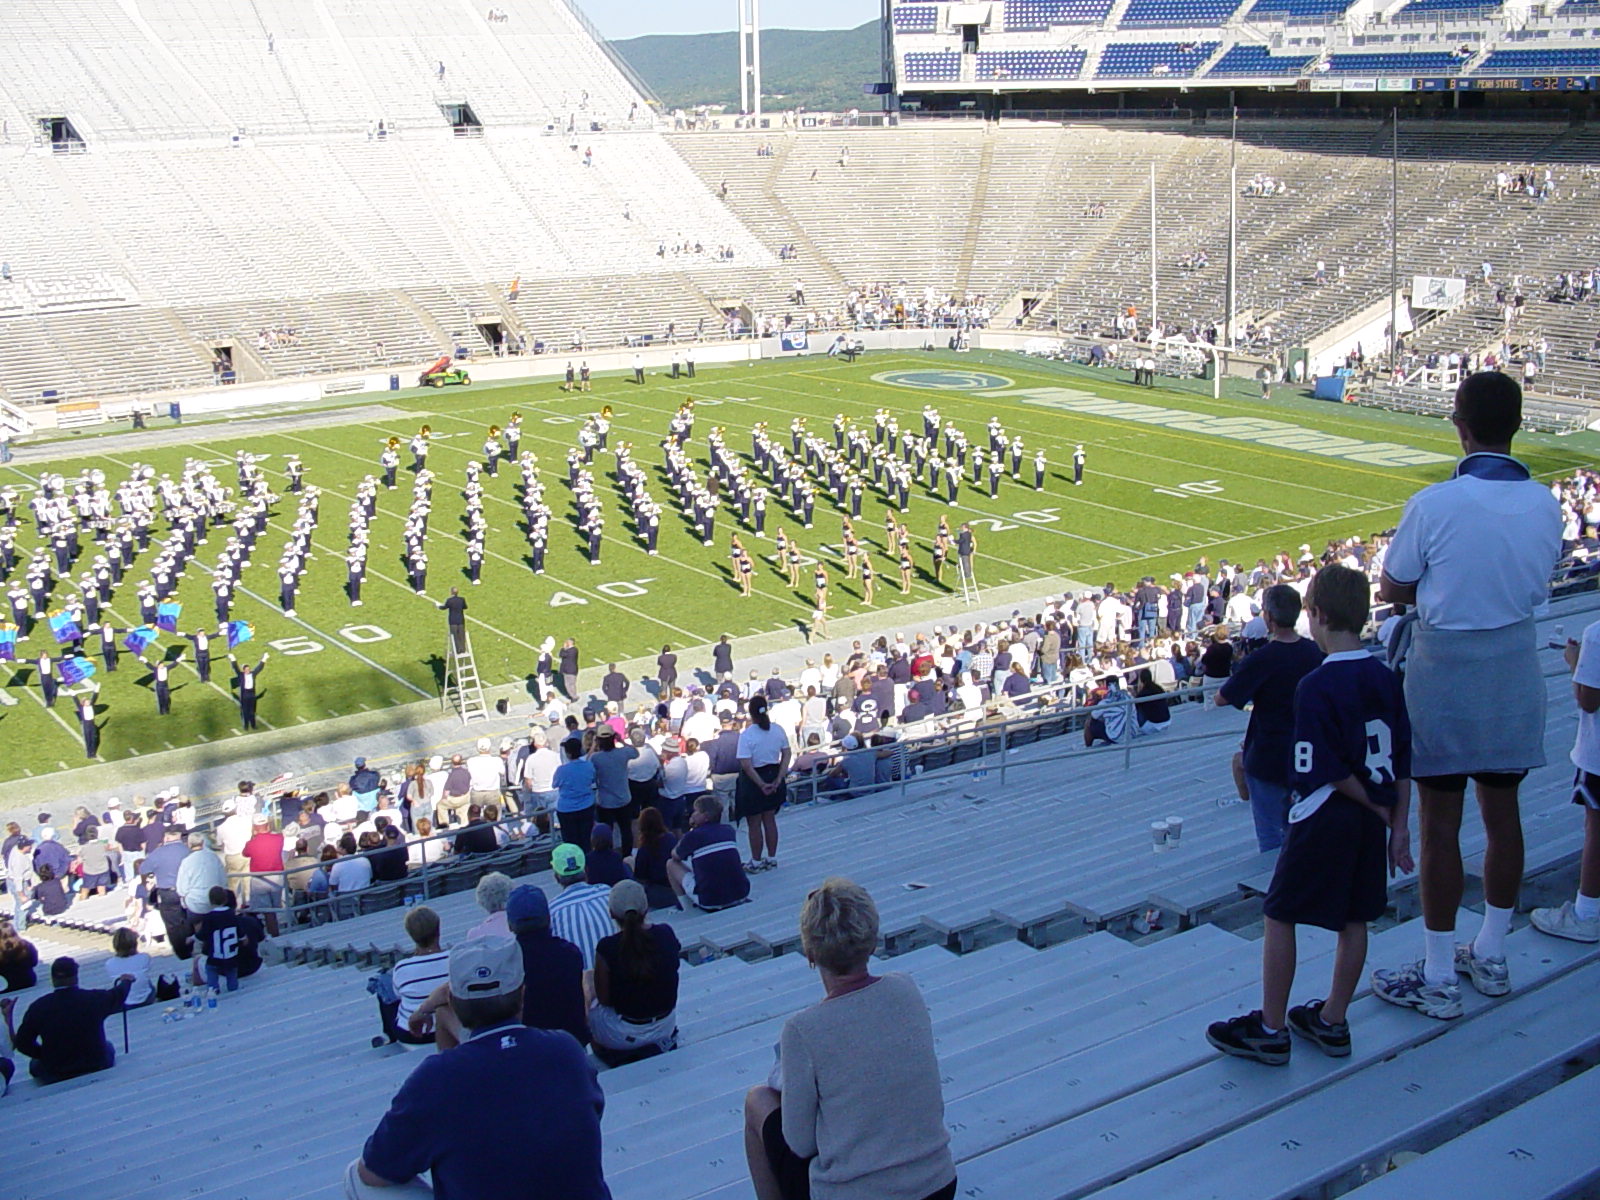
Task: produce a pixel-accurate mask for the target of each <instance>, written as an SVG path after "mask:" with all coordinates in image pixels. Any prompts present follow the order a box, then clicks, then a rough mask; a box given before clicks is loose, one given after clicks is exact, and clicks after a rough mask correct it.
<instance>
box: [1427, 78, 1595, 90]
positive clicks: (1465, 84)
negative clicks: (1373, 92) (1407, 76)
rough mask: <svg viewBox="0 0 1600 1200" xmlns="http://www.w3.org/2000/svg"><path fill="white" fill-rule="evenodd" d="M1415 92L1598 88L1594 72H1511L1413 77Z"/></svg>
mask: <svg viewBox="0 0 1600 1200" xmlns="http://www.w3.org/2000/svg"><path fill="white" fill-rule="evenodd" d="M1411 89H1412V91H1417V92H1593V91H1600V76H1595V75H1520V76H1519V75H1511V76H1502V77H1487V76H1486V77H1474V78H1468V79H1460V78H1456V77H1454V76H1451V77H1448V78H1443V79H1413V80H1412V81H1411Z"/></svg>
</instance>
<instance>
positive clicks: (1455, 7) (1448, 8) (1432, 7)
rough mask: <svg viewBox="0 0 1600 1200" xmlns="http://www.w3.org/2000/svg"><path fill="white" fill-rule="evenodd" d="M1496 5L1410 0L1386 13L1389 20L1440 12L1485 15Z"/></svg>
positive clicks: (1472, 1) (1472, 0)
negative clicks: (1397, 8) (1395, 9)
mask: <svg viewBox="0 0 1600 1200" xmlns="http://www.w3.org/2000/svg"><path fill="white" fill-rule="evenodd" d="M1497 7H1498V5H1495V4H1485V3H1484V0H1410V2H1409V3H1407V4H1406V5H1405V6H1404V7H1402V8H1400V9H1399V10H1397V11H1394V12H1391V13H1389V14H1388V19H1389V20H1391V21H1410V20H1430V19H1432V18H1434V17H1437V16H1440V15H1442V14H1448V15H1450V16H1453V17H1461V16H1464V15H1466V14H1468V13H1481V14H1483V15H1484V16H1487V15H1488V14H1489V13H1491V12H1493V11H1494V10H1495V9H1496V8H1497Z"/></svg>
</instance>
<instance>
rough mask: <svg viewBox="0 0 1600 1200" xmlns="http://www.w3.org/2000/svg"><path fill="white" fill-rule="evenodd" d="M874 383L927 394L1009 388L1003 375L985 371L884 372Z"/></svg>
mask: <svg viewBox="0 0 1600 1200" xmlns="http://www.w3.org/2000/svg"><path fill="white" fill-rule="evenodd" d="M872 380H873V382H874V383H887V384H891V385H893V386H894V387H908V388H921V389H923V390H924V391H929V392H985V391H990V390H992V389H994V388H1005V387H1010V386H1011V380H1009V379H1007V378H1006V377H1005V376H1004V375H990V374H989V373H987V372H986V371H956V370H949V369H944V370H931V371H884V372H882V373H880V374H877V375H874V376H873V377H872Z"/></svg>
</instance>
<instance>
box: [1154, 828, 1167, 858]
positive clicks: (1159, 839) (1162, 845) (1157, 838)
mask: <svg viewBox="0 0 1600 1200" xmlns="http://www.w3.org/2000/svg"><path fill="white" fill-rule="evenodd" d="M1150 848H1151V849H1152V850H1154V851H1155V852H1156V853H1157V854H1161V853H1163V852H1164V851H1165V850H1166V848H1167V823H1166V822H1165V821H1151V822H1150Z"/></svg>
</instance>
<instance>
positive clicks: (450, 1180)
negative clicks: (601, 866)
mask: <svg viewBox="0 0 1600 1200" xmlns="http://www.w3.org/2000/svg"><path fill="white" fill-rule="evenodd" d="M522 981H523V973H522V951H521V950H519V949H518V947H517V944H516V943H515V942H513V941H511V940H510V939H509V938H499V937H490V938H474V939H472V940H471V941H466V942H463V943H461V944H460V945H459V946H457V947H455V948H454V949H453V950H451V951H450V1007H451V1008H452V1009H453V1010H454V1011H455V1014H456V1016H457V1017H458V1018H459V1019H460V1021H461V1024H462V1025H464V1026H465V1027H466V1029H467V1031H468V1036H467V1038H466V1039H465V1040H464V1041H463V1042H462V1043H461V1044H460V1045H459V1046H457V1047H456V1048H455V1049H453V1050H446V1051H443V1052H441V1053H439V1054H433V1055H430V1056H429V1057H428V1058H426V1059H424V1060H423V1061H422V1063H420V1064H419V1065H418V1067H417V1069H416V1070H415V1071H413V1072H412V1073H411V1076H410V1078H408V1079H407V1080H406V1081H405V1083H404V1084H402V1085H401V1087H400V1090H399V1091H398V1092H397V1093H395V1097H394V1099H393V1100H392V1101H390V1102H389V1111H388V1112H387V1113H385V1114H384V1115H383V1118H382V1120H380V1121H379V1122H378V1127H377V1129H375V1130H374V1131H373V1133H372V1136H371V1137H369V1138H368V1139H367V1144H366V1146H365V1147H364V1148H363V1149H362V1151H361V1157H360V1158H358V1159H357V1160H356V1161H355V1162H353V1163H351V1164H350V1166H349V1168H348V1169H347V1170H346V1172H345V1181H344V1194H345V1196H346V1197H347V1198H348V1200H386V1196H388V1195H394V1194H395V1193H393V1192H389V1193H386V1192H385V1191H384V1189H387V1188H404V1189H405V1190H404V1191H403V1192H402V1193H400V1194H402V1195H404V1194H413V1195H426V1194H429V1193H428V1192H427V1190H426V1189H425V1188H423V1187H422V1186H421V1185H420V1184H414V1183H413V1182H412V1181H413V1180H415V1179H416V1177H417V1176H418V1175H420V1174H422V1173H423V1172H424V1171H426V1172H427V1173H428V1175H429V1177H430V1179H431V1181H432V1184H433V1190H432V1193H431V1194H432V1195H433V1196H435V1197H436V1198H437V1200H610V1197H611V1192H610V1190H609V1189H608V1188H607V1187H606V1183H605V1177H604V1174H603V1172H602V1169H601V1161H600V1116H601V1114H602V1112H604V1110H605V1097H604V1095H603V1094H602V1093H601V1091H600V1083H599V1081H598V1080H597V1079H596V1078H595V1071H594V1067H593V1066H592V1065H590V1063H589V1060H588V1058H587V1056H586V1055H585V1054H584V1051H583V1048H582V1047H581V1046H579V1045H578V1043H577V1042H576V1041H574V1040H573V1039H572V1037H571V1036H570V1035H569V1034H567V1033H562V1032H552V1031H550V1030H544V1029H530V1028H528V1027H527V1026H526V1025H523V1024H522V1022H521V1019H520V1018H521V1016H522ZM471 1096H480V1097H493V1107H494V1113H495V1121H494V1125H495V1126H496V1128H490V1127H488V1126H487V1125H486V1124H485V1122H484V1114H483V1111H482V1109H481V1107H480V1106H479V1105H476V1104H466V1103H463V1102H462V1100H463V1098H464V1097H471ZM506 1130H515V1131H519V1133H518V1134H517V1135H516V1136H506V1133H505V1131H506ZM530 1139H531V1142H530ZM539 1150H542V1151H543V1153H539V1152H538V1151H539ZM530 1152H533V1153H530Z"/></svg>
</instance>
